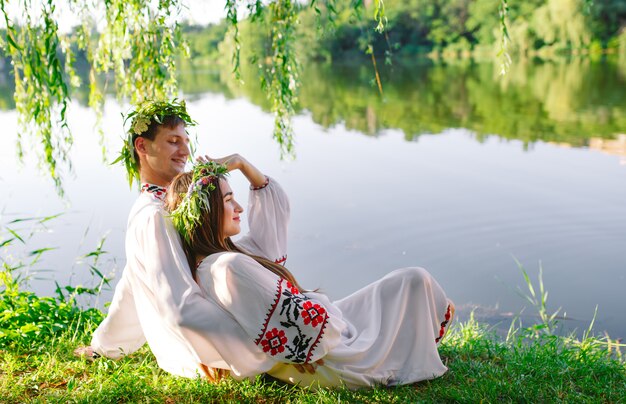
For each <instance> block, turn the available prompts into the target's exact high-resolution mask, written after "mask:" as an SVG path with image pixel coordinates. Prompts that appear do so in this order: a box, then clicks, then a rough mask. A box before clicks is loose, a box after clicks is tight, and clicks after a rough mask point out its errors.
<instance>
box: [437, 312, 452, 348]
mask: <svg viewBox="0 0 626 404" xmlns="http://www.w3.org/2000/svg"><path fill="white" fill-rule="evenodd" d="M449 322H450V305H448V310H447V311H446V317H445V320H444V321H443V322H442V323H441V327H440V328H439V336H438V337H437V338H435V343H437V342H439V341H441V338H443V335H444V334H445V333H446V326H447V325H448V323H449Z"/></svg>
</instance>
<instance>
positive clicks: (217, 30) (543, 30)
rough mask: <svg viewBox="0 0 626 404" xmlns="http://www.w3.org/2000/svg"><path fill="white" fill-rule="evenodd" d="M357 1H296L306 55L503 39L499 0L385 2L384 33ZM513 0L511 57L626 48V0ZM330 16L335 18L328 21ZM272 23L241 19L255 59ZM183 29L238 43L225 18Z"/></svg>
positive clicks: (203, 38)
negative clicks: (365, 15)
mask: <svg viewBox="0 0 626 404" xmlns="http://www.w3.org/2000/svg"><path fill="white" fill-rule="evenodd" d="M353 2H354V0H336V1H334V2H333V3H325V6H322V5H320V6H319V7H318V8H315V7H310V6H309V5H301V6H299V8H298V19H299V24H298V25H297V28H296V34H297V37H298V41H296V43H297V46H298V48H299V49H298V50H299V51H300V52H301V53H300V54H301V55H302V57H303V60H324V61H331V60H335V61H337V60H345V59H353V58H363V55H364V54H366V53H368V52H374V53H375V54H376V55H377V56H390V55H395V56H400V57H404V56H408V57H411V56H414V55H420V54H429V55H430V56H434V57H441V56H443V57H448V56H451V57H455V56H460V57H463V56H469V55H471V54H473V55H479V56H490V55H493V54H494V49H496V50H497V45H498V41H500V37H501V36H500V29H501V24H500V16H499V11H498V7H499V5H500V2H499V1H494V0H403V1H393V2H386V3H385V16H386V17H387V20H388V24H387V27H386V29H385V32H384V33H382V34H378V33H377V32H375V30H374V25H375V24H374V22H373V21H372V20H371V19H369V18H363V17H362V16H361V15H359V13H357V12H355V9H354V7H352V3H353ZM365 3H366V7H367V3H368V2H367V1H366V2H365ZM329 4H333V6H332V7H329V6H328V5H329ZM508 4H509V12H508V29H509V31H508V33H509V38H510V47H509V49H508V52H509V53H510V54H511V56H513V57H526V56H529V57H533V56H539V57H552V56H555V55H567V54H586V53H603V52H620V51H621V52H626V1H624V0H594V1H590V0H524V1H510V2H508ZM328 20H330V21H332V22H331V24H327V23H326V21H328ZM320 21H324V24H321V23H320ZM269 29H270V27H269V24H268V23H266V24H250V23H248V22H247V21H242V22H240V25H239V35H240V36H241V42H242V43H245V46H244V47H243V48H242V50H241V52H242V53H241V54H242V56H244V55H245V56H247V57H248V58H249V59H251V60H252V61H257V60H260V59H261V58H262V57H263V56H264V55H265V54H267V52H266V50H268V49H269ZM183 30H184V31H186V38H187V39H188V40H189V44H190V49H191V55H192V57H194V58H196V59H202V58H207V59H215V58H218V57H221V56H227V55H229V54H230V53H232V50H233V48H234V46H235V44H234V42H233V41H232V38H231V37H230V36H229V34H228V30H227V25H226V23H225V22H221V23H218V24H213V25H209V26H208V27H202V28H201V27H189V26H187V27H184V28H183ZM320 34H321V35H320Z"/></svg>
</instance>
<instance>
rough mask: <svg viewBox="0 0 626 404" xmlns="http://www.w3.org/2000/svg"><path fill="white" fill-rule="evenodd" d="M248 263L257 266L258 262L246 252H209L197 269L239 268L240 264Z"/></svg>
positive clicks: (247, 264)
mask: <svg viewBox="0 0 626 404" xmlns="http://www.w3.org/2000/svg"><path fill="white" fill-rule="evenodd" d="M250 265H252V266H257V265H260V264H259V263H257V262H256V261H255V260H254V258H252V257H249V256H248V255H246V254H243V253H240V252H236V251H224V252H219V253H215V254H211V255H209V256H208V257H206V258H205V259H203V260H202V262H201V263H200V266H199V267H198V270H200V268H204V269H209V268H214V267H224V268H239V267H241V266H250Z"/></svg>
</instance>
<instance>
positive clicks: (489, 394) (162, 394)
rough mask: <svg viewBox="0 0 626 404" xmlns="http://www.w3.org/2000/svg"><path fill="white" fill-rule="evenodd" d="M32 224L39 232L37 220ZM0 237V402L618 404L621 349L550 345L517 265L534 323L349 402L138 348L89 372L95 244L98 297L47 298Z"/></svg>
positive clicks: (537, 302) (469, 327) (470, 343)
mask: <svg viewBox="0 0 626 404" xmlns="http://www.w3.org/2000/svg"><path fill="white" fill-rule="evenodd" d="M35 219H36V221H38V223H40V224H41V223H45V220H46V218H43V219H41V218H35ZM35 219H33V220H35ZM28 220H31V219H28ZM22 222H23V221H17V220H16V221H12V222H10V223H9V224H15V223H17V224H19V223H22ZM9 230H11V231H9V232H8V233H9V234H8V235H7V236H6V238H4V241H3V240H2V237H0V252H2V253H3V254H2V255H0V261H1V264H2V268H1V269H0V292H2V293H1V295H0V403H22V402H46V403H48V402H51V403H55V402H59V403H61V402H62V403H66V402H85V403H92V402H97V403H107V402H115V403H118V402H159V403H186V402H260V403H267V402H305V403H306V402H311V403H313V402H315V403H319V402H322V403H323V402H329V403H335V402H341V401H343V402H364V403H378V402H387V403H405V402H437V403H441V402H472V403H474V402H489V403H491V402H575V403H585V402H588V403H598V402H606V403H620V402H622V403H626V362H625V361H624V359H623V357H622V353H621V351H620V349H623V347H624V344H619V343H617V342H616V341H613V340H611V339H609V338H608V337H601V338H597V337H593V336H592V332H591V326H590V327H589V330H587V332H585V333H584V334H583V335H582V337H581V338H577V337H575V336H573V335H571V336H558V335H554V330H555V329H556V328H557V320H556V314H550V313H548V311H547V309H546V300H547V292H546V291H545V289H544V287H543V282H542V279H541V271H540V272H539V279H538V281H539V284H538V287H534V286H533V284H532V281H531V280H530V278H529V277H528V274H527V273H526V271H525V270H524V269H523V268H521V265H520V269H521V271H522V274H523V276H524V279H525V280H526V283H527V285H528V294H527V295H526V296H525V297H526V299H527V300H528V301H529V302H530V303H532V304H533V306H535V308H536V309H537V311H538V312H539V314H540V318H541V321H542V322H541V323H540V324H534V325H531V326H528V327H523V326H522V324H521V322H520V321H519V320H514V321H513V323H512V325H511V328H510V330H509V332H508V334H507V336H506V337H499V336H497V335H496V333H495V331H494V330H493V329H490V328H488V327H487V326H485V325H482V324H479V323H477V322H476V321H474V319H473V318H470V320H469V321H468V322H466V323H461V324H455V325H454V326H453V327H452V328H451V330H450V332H449V334H448V335H447V336H446V338H445V340H444V342H443V344H442V346H441V348H440V352H441V356H442V357H443V359H444V362H445V363H446V365H447V366H448V367H449V371H448V373H446V374H445V375H444V376H442V377H440V378H438V379H435V380H432V381H425V382H421V383H416V384H414V385H409V386H401V387H397V388H384V387H377V388H372V389H363V390H358V391H351V390H347V389H342V388H337V389H322V390H319V391H312V390H310V389H307V388H301V387H296V386H289V385H286V384H283V383H280V382H276V381H272V380H270V379H269V378H263V377H258V378H257V379H256V380H253V381H244V382H236V381H233V380H230V379H229V380H225V381H223V382H220V383H217V384H210V383H208V382H206V381H204V380H201V379H198V380H192V379H186V378H180V377H175V376H171V375H169V374H167V373H165V372H164V371H162V370H161V369H160V368H159V367H158V365H157V363H156V361H155V359H154V357H153V355H152V354H151V353H150V350H149V349H148V348H147V347H144V348H142V349H141V350H139V351H138V352H136V353H135V354H133V355H130V356H128V357H126V358H124V359H121V360H119V361H113V360H109V359H106V358H100V359H97V360H96V361H94V362H87V361H85V360H84V359H80V358H76V357H74V355H73V353H72V352H73V350H74V349H75V348H76V347H77V346H80V345H87V344H88V343H89V340H90V336H91V333H92V332H93V330H94V329H95V327H96V326H97V324H98V323H99V322H100V321H101V320H102V318H103V314H102V313H101V312H100V311H99V310H97V309H81V308H80V307H79V305H78V303H77V300H78V298H79V297H80V296H83V295H97V294H99V293H100V288H101V286H102V285H103V284H105V283H107V282H108V279H106V278H105V277H104V276H103V275H102V273H101V272H100V271H99V270H98V269H97V266H98V265H97V264H98V257H99V256H100V255H101V254H103V253H104V251H103V250H102V244H103V242H104V241H101V242H100V243H99V244H98V246H97V247H96V250H94V251H92V252H90V253H88V254H86V255H84V256H83V257H82V258H83V259H86V260H91V261H92V262H91V264H89V268H88V269H89V270H90V271H91V272H92V274H93V275H94V277H95V279H96V284H97V286H96V287H93V288H88V287H87V288H86V287H70V286H65V287H60V286H59V285H57V291H56V293H57V296H56V297H40V296H37V295H36V294H34V293H32V292H29V291H27V290H24V283H25V282H26V281H27V278H28V276H27V275H24V273H23V272H22V270H23V269H24V268H29V267H32V266H33V265H34V263H36V260H38V259H39V257H40V256H41V253H42V252H41V249H39V250H35V251H34V252H33V251H31V252H29V253H28V254H27V257H29V260H30V262H26V263H24V262H25V261H24V260H23V259H21V258H19V257H14V256H12V255H11V254H8V253H7V249H6V247H7V246H10V245H11V244H12V243H14V242H20V243H22V244H24V245H26V241H25V240H27V239H28V237H22V236H20V233H18V232H17V231H15V230H14V229H9ZM0 235H2V234H0ZM27 252H28V251H27ZM33 257H35V258H33Z"/></svg>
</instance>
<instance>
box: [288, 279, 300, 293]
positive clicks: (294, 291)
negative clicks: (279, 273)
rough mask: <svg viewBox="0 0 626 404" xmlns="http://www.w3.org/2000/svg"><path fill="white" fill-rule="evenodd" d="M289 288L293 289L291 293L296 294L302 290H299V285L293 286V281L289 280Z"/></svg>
mask: <svg viewBox="0 0 626 404" xmlns="http://www.w3.org/2000/svg"><path fill="white" fill-rule="evenodd" d="M287 289H289V290H290V291H291V293H293V294H294V295H297V294H298V293H300V291H299V290H298V288H297V287H295V286H293V285H292V284H291V282H289V281H287Z"/></svg>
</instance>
